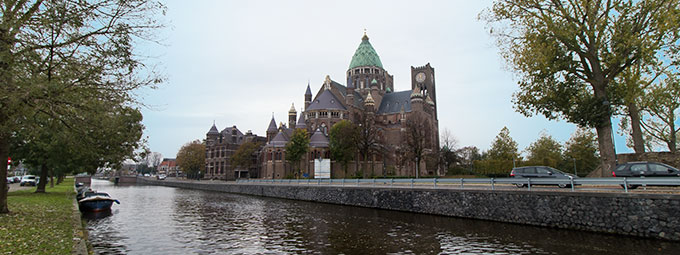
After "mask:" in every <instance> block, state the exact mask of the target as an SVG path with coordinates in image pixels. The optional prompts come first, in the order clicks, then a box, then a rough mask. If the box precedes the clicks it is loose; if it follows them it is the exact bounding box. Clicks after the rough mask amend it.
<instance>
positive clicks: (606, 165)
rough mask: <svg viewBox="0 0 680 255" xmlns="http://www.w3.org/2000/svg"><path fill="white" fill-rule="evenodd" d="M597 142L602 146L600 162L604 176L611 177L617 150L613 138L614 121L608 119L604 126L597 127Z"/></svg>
mask: <svg viewBox="0 0 680 255" xmlns="http://www.w3.org/2000/svg"><path fill="white" fill-rule="evenodd" d="M596 130H597V142H598V145H599V148H600V164H601V165H602V175H601V176H602V177H610V176H611V170H612V169H614V167H615V166H616V152H615V149H614V141H613V140H612V122H611V119H607V120H606V121H605V122H604V123H603V125H602V126H600V127H598V128H596Z"/></svg>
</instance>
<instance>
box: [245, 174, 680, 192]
mask: <svg viewBox="0 0 680 255" xmlns="http://www.w3.org/2000/svg"><path fill="white" fill-rule="evenodd" d="M236 182H237V183H269V184H296V185H322V184H323V185H342V186H345V185H355V186H359V185H362V184H363V185H371V186H390V187H392V186H395V185H397V186H400V187H404V186H406V187H411V188H414V187H416V185H418V187H423V185H427V186H429V185H432V187H433V188H438V185H442V184H443V185H446V187H460V188H461V189H463V188H465V184H489V185H491V190H495V189H496V184H511V185H516V186H518V187H519V186H524V187H527V188H528V189H529V190H531V187H532V186H535V185H556V186H559V187H561V188H567V187H569V188H571V191H575V187H576V186H581V185H612V186H616V185H619V186H621V187H623V191H624V192H626V193H628V189H634V188H637V187H640V186H641V187H647V186H680V177H630V178H629V177H609V178H575V179H549V178H419V179H413V178H412V179H238V180H236Z"/></svg>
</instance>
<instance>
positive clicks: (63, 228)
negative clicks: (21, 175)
mask: <svg viewBox="0 0 680 255" xmlns="http://www.w3.org/2000/svg"><path fill="white" fill-rule="evenodd" d="M34 192H35V189H34V188H31V189H27V190H17V191H11V190H10V192H9V194H8V195H7V204H8V206H9V210H10V213H9V214H0V253H2V254H71V250H72V248H73V232H74V231H73V197H74V196H75V193H74V191H73V178H67V179H65V180H64V182H63V183H61V184H59V185H55V186H54V188H50V187H49V185H48V187H47V188H46V192H47V193H34Z"/></svg>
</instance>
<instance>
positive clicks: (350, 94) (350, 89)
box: [345, 77, 354, 106]
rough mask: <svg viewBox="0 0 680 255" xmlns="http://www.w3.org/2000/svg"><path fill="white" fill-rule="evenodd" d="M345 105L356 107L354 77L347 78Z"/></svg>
mask: <svg viewBox="0 0 680 255" xmlns="http://www.w3.org/2000/svg"><path fill="white" fill-rule="evenodd" d="M345 105H347V106H350V105H354V83H353V81H352V77H349V78H347V96H345Z"/></svg>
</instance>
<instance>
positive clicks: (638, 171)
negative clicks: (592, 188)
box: [612, 161, 680, 189]
mask: <svg viewBox="0 0 680 255" xmlns="http://www.w3.org/2000/svg"><path fill="white" fill-rule="evenodd" d="M612 176H614V177H679V176H680V170H678V169H677V168H675V167H672V166H669V165H666V164H664V163H658V162H647V161H641V162H628V163H625V164H621V165H618V166H616V168H615V169H614V171H612ZM621 186H623V185H621ZM638 186H640V185H630V184H629V185H628V188H629V189H635V188H637V187H638Z"/></svg>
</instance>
